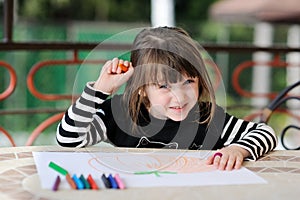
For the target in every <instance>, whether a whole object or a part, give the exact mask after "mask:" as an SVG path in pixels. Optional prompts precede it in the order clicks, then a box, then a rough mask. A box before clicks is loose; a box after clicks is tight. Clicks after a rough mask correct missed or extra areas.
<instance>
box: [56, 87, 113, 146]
mask: <svg viewBox="0 0 300 200" xmlns="http://www.w3.org/2000/svg"><path fill="white" fill-rule="evenodd" d="M92 84H93V83H92V82H89V83H87V85H86V86H85V88H84V91H83V92H82V94H81V96H80V97H79V98H78V99H77V101H76V102H75V103H74V104H73V105H71V106H70V107H69V109H68V110H67V111H66V113H65V115H64V116H63V118H62V120H61V122H60V123H59V124H58V126H57V131H56V140H57V142H58V144H59V145H61V146H64V147H86V146H90V145H94V144H96V143H99V142H100V141H105V140H106V139H107V135H106V127H105V124H104V122H103V120H102V118H101V116H104V115H105V113H103V111H101V110H99V107H100V105H101V104H102V103H103V102H104V101H105V99H106V98H107V97H108V96H109V94H105V93H102V92H100V91H95V89H93V87H92Z"/></svg>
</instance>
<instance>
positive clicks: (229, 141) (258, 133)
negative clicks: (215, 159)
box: [221, 116, 277, 160]
mask: <svg viewBox="0 0 300 200" xmlns="http://www.w3.org/2000/svg"><path fill="white" fill-rule="evenodd" d="M221 139H222V140H223V141H225V142H224V146H228V145H237V146H240V147H242V148H244V149H246V150H248V151H249V152H250V154H251V157H249V158H248V159H249V160H257V159H258V158H259V157H261V156H262V155H264V154H266V153H268V152H270V151H272V150H273V149H274V148H275V147H276V146H277V137H276V134H275V132H274V130H273V129H272V128H271V127H270V126H268V125H267V124H264V123H254V122H249V121H245V120H242V119H238V118H236V117H233V116H230V118H229V120H227V121H226V123H225V126H224V129H223V132H222V135H221Z"/></svg>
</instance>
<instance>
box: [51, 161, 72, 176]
mask: <svg viewBox="0 0 300 200" xmlns="http://www.w3.org/2000/svg"><path fill="white" fill-rule="evenodd" d="M49 167H51V168H52V169H54V170H55V171H57V172H58V173H61V174H62V175H64V176H66V175H67V174H68V171H67V170H65V169H64V168H62V167H60V166H58V165H57V164H55V163H54V162H50V163H49Z"/></svg>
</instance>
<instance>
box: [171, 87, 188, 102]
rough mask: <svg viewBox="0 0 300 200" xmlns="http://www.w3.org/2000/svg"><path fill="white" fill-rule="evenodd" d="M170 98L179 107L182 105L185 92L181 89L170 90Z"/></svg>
mask: <svg viewBox="0 0 300 200" xmlns="http://www.w3.org/2000/svg"><path fill="white" fill-rule="evenodd" d="M172 96H173V99H174V101H175V102H177V103H178V104H179V105H180V104H181V103H184V101H185V99H186V96H187V95H186V91H185V90H184V89H182V88H174V89H172Z"/></svg>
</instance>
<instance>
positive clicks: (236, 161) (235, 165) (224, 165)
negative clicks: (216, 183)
mask: <svg viewBox="0 0 300 200" xmlns="http://www.w3.org/2000/svg"><path fill="white" fill-rule="evenodd" d="M242 163H243V157H242V156H240V155H239V154H233V155H230V154H228V153H220V152H217V153H215V154H214V155H213V156H210V157H209V158H208V159H207V161H206V164H208V165H214V167H215V168H216V169H218V170H227V171H230V170H232V169H240V168H241V166H242Z"/></svg>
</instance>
